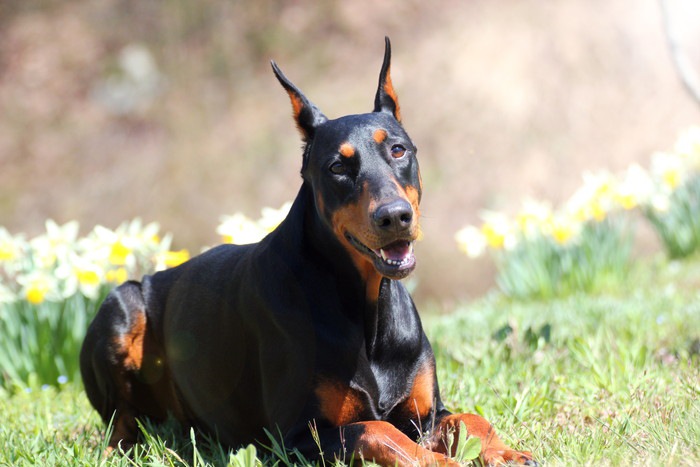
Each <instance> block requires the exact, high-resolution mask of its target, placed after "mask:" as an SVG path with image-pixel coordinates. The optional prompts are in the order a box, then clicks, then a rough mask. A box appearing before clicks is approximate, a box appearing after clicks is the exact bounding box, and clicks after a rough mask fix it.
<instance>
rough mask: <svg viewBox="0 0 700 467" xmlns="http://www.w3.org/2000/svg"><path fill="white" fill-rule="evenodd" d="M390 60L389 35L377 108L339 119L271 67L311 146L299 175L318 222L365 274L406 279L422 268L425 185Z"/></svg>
mask: <svg viewBox="0 0 700 467" xmlns="http://www.w3.org/2000/svg"><path fill="white" fill-rule="evenodd" d="M390 62H391V46H390V43H389V39H388V38H386V49H385V53H384V63H383V65H382V69H381V72H380V75H379V87H378V89H377V94H376V97H375V100H374V111H373V112H371V113H366V114H359V115H347V116H345V117H340V118H337V119H335V120H329V119H328V118H327V117H326V116H325V115H323V113H322V112H321V111H320V110H319V109H318V107H316V106H315V105H314V104H313V103H312V102H311V101H310V100H308V99H307V98H306V96H304V94H303V93H302V92H301V91H300V90H299V89H298V88H297V87H296V86H294V84H292V83H291V82H290V81H289V80H288V79H287V78H286V77H285V76H284V74H282V72H281V71H280V69H279V68H278V67H277V65H276V64H275V63H274V62H273V63H272V68H273V70H274V72H275V75H276V76H277V79H279V81H280V83H282V86H283V87H284V88H285V90H286V91H287V93H288V94H289V98H290V100H291V102H292V109H293V112H294V119H295V121H296V124H297V127H298V128H299V131H300V132H301V135H302V137H303V139H304V142H305V147H304V159H303V163H302V171H301V173H302V177H303V178H304V181H305V183H307V184H309V185H310V186H311V188H312V192H313V193H314V197H315V204H316V210H317V212H318V215H319V217H320V218H321V219H322V220H323V221H324V223H325V224H326V225H327V226H328V227H329V228H330V229H331V231H332V232H333V233H334V234H335V236H336V237H337V239H338V241H339V242H340V243H341V244H342V245H343V246H344V247H345V248H346V250H347V251H348V252H349V253H350V256H351V257H352V259H353V261H354V263H355V265H356V266H357V267H358V269H360V271H367V270H368V268H373V269H374V270H376V271H377V272H378V273H379V274H380V275H382V276H384V277H388V278H390V279H401V278H404V277H406V276H407V275H408V274H410V273H411V271H413V269H414V268H415V264H416V260H415V256H414V254H413V243H414V242H415V241H416V239H417V238H418V236H419V231H420V227H419V225H418V217H419V210H418V205H419V203H420V199H421V180H420V172H419V169H418V160H417V159H416V147H415V145H414V144H413V142H412V141H411V139H410V138H409V137H408V134H406V132H405V131H404V129H403V127H402V125H401V116H400V112H399V102H398V99H397V97H396V93H395V92H394V88H393V86H392V83H391V76H390V73H389V71H390Z"/></svg>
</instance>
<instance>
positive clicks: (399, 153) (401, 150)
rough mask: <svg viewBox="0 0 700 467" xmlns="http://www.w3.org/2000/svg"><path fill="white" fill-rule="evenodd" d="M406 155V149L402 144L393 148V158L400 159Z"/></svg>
mask: <svg viewBox="0 0 700 467" xmlns="http://www.w3.org/2000/svg"><path fill="white" fill-rule="evenodd" d="M404 154H406V148H405V147H403V146H402V145H400V144H395V145H393V146H392V147H391V156H392V157H394V158H396V159H398V158H400V157H403V155H404Z"/></svg>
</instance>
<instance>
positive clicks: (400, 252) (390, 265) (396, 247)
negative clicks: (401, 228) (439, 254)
mask: <svg viewBox="0 0 700 467" xmlns="http://www.w3.org/2000/svg"><path fill="white" fill-rule="evenodd" d="M345 237H346V238H347V239H348V241H349V242H350V244H352V245H353V246H354V247H355V249H357V250H358V251H359V252H360V253H362V254H364V255H365V256H366V257H368V258H369V259H370V260H372V262H373V263H374V267H375V269H377V272H379V273H380V274H381V275H383V276H386V277H388V278H390V279H403V278H404V277H406V276H408V275H409V274H410V273H411V271H413V269H414V268H415V267H416V256H415V255H414V254H413V241H412V240H405V239H399V240H395V241H393V242H391V243H388V244H386V245H384V246H383V247H381V248H377V249H372V248H369V247H368V246H366V245H365V244H363V243H362V242H360V241H359V240H358V239H356V238H355V237H353V236H352V235H350V234H345Z"/></svg>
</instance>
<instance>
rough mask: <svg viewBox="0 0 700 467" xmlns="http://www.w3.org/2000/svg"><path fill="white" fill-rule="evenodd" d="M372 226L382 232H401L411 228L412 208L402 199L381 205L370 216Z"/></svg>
mask: <svg viewBox="0 0 700 467" xmlns="http://www.w3.org/2000/svg"><path fill="white" fill-rule="evenodd" d="M372 220H373V221H374V225H376V226H377V227H379V228H380V229H383V230H396V231H402V230H405V229H407V228H409V227H410V226H411V222H412V221H413V208H412V207H411V204H410V203H409V202H408V201H406V200H404V199H397V200H395V201H390V202H388V203H386V204H382V205H381V206H379V207H378V208H377V210H376V211H374V214H373V215H372Z"/></svg>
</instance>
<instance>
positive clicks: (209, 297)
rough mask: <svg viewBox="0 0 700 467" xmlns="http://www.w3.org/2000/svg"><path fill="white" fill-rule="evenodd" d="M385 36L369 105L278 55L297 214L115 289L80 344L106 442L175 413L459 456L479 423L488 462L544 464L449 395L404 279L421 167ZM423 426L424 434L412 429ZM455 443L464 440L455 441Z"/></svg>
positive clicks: (443, 460)
mask: <svg viewBox="0 0 700 467" xmlns="http://www.w3.org/2000/svg"><path fill="white" fill-rule="evenodd" d="M390 60H391V48H390V43H389V39H388V38H387V39H386V49H385V54H384V63H383V65H382V68H381V72H380V76H379V87H378V89H377V93H376V97H375V101H374V110H373V112H371V113H366V114H361V115H348V116H344V117H341V118H338V119H335V120H329V119H328V118H327V117H326V116H325V115H324V114H323V113H321V111H320V110H319V109H318V108H317V107H316V106H315V105H314V104H313V103H311V101H309V100H308V99H307V98H306V96H305V95H304V94H302V92H301V91H300V90H299V89H298V88H297V87H296V86H295V85H294V84H292V83H291V82H290V81H289V80H288V79H287V78H286V77H285V76H284V74H282V72H281V71H280V69H279V68H278V67H277V65H276V64H275V63H274V62H272V68H273V71H274V73H275V75H276V77H277V79H278V80H279V82H280V83H281V84H282V86H283V87H284V89H285V90H286V92H287V93H288V95H289V98H290V99H291V103H292V109H293V114H294V119H295V121H296V124H297V127H298V129H299V131H300V132H301V135H302V137H303V140H304V149H303V161H302V168H301V175H302V180H303V182H302V184H301V189H300V190H299V192H298V194H297V197H296V199H295V201H294V203H293V205H292V208H291V210H290V212H289V214H288V216H287V218H286V219H285V220H284V221H283V222H282V223H281V224H280V225H279V226H278V227H277V229H276V230H274V231H273V232H272V233H270V234H269V235H268V236H267V237H265V238H264V239H263V240H262V241H260V242H259V243H256V244H250V245H240V246H239V245H222V246H219V247H216V248H213V249H211V250H209V251H207V252H205V253H203V254H201V255H199V256H197V257H195V258H193V259H191V260H190V261H188V262H186V263H184V264H182V265H180V266H178V267H175V268H173V269H169V270H165V271H162V272H158V273H156V274H153V275H149V276H145V277H144V278H143V280H142V281H141V282H136V281H129V282H126V283H124V284H122V285H121V286H119V287H117V288H116V289H114V290H113V291H112V292H111V293H110V294H109V295H108V296H107V298H106V299H105V301H104V303H103V304H102V306H101V308H100V309H99V311H98V313H97V315H96V317H95V319H94V321H93V322H92V323H91V325H90V327H89V329H88V332H87V337H86V339H85V342H84V344H83V348H82V351H81V355H80V366H81V372H82V377H83V382H84V384H85V390H86V392H87V396H88V398H89V399H90V402H91V403H92V405H93V406H94V407H95V408H96V409H97V411H98V412H99V413H100V415H101V417H102V419H103V420H104V421H105V422H109V421H110V420H111V419H112V418H113V417H114V418H113V420H114V422H113V423H114V427H113V434H112V436H111V438H110V440H109V448H108V451H109V450H110V448H111V449H114V448H117V447H118V446H119V445H120V444H121V447H122V448H127V447H129V446H131V445H132V444H133V443H135V442H137V438H138V429H137V423H136V420H137V419H139V418H140V417H147V418H150V419H153V420H155V421H160V420H164V419H166V418H167V417H168V416H169V415H171V416H174V418H175V419H177V420H179V421H180V422H181V423H182V424H184V425H185V426H193V427H196V428H198V429H199V430H201V431H203V432H206V433H211V434H214V435H215V436H217V437H218V439H219V440H220V442H222V443H223V444H225V445H227V446H231V447H236V446H241V445H245V444H248V443H252V442H256V441H266V440H267V437H266V432H267V433H270V432H271V433H281V434H282V436H283V441H284V445H285V446H286V447H288V448H294V449H296V450H298V452H300V453H301V454H303V455H304V456H305V457H306V458H308V459H320V458H321V457H323V458H324V459H326V460H333V459H339V460H344V461H346V462H357V461H360V460H373V461H375V462H377V463H379V464H383V465H396V464H398V465H416V464H418V465H432V464H441V465H458V464H457V462H456V461H454V460H453V459H451V457H450V456H453V455H454V452H450V449H451V448H450V446H451V445H452V444H456V443H449V442H448V437H449V436H453V437H454V438H452V439H457V437H456V436H457V434H456V433H455V432H456V431H459V430H460V427H466V429H467V430H468V434H469V436H475V437H479V438H481V443H482V444H481V446H482V447H481V460H482V461H483V462H484V463H486V464H500V463H505V462H515V463H520V464H529V465H535V462H534V461H533V460H532V455H531V454H530V453H529V452H520V451H516V450H513V449H511V448H509V447H508V446H506V445H505V444H504V443H503V442H502V441H501V440H500V439H499V438H498V436H497V435H496V434H495V432H494V429H493V428H492V426H491V425H490V424H489V423H488V422H487V421H486V420H484V419H483V418H481V417H480V416H478V415H472V414H459V415H457V414H451V413H450V412H448V411H447V410H446V408H445V406H444V405H443V403H442V402H441V400H440V394H439V391H438V381H437V377H436V373H435V358H434V356H433V351H432V349H431V346H430V343H429V342H428V339H427V338H426V335H425V333H424V332H423V328H422V326H421V321H420V318H419V315H418V312H417V311H416V307H415V305H414V303H413V301H412V299H411V297H410V296H409V294H408V292H407V290H406V288H405V287H404V286H403V285H402V283H401V282H399V279H402V278H405V277H406V276H408V275H409V273H411V271H413V269H414V268H415V266H416V259H415V256H414V252H413V244H414V242H415V241H416V239H417V238H418V236H419V225H418V218H419V203H420V200H421V192H422V184H421V178H420V173H419V169H418V161H417V159H416V147H415V145H414V144H413V142H412V141H411V139H410V138H409V137H408V135H407V134H406V131H404V129H403V126H402V124H401V117H400V111H399V103H398V100H397V96H396V93H395V92H394V88H393V85H392V82H391V77H390ZM419 439H420V440H421V441H420V443H419V442H417V440H419ZM452 450H453V449H452Z"/></svg>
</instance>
